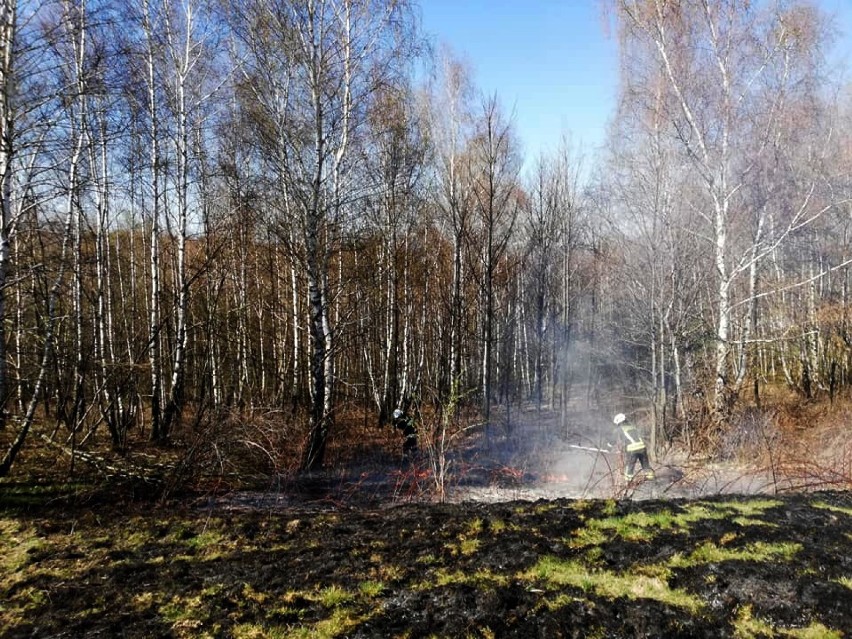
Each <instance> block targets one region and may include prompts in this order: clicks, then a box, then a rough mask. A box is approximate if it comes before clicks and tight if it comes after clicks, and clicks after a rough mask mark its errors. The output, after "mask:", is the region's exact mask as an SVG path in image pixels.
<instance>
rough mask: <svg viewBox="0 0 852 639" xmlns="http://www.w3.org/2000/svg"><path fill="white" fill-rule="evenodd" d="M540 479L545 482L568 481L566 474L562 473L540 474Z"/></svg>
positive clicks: (559, 482) (558, 482)
mask: <svg viewBox="0 0 852 639" xmlns="http://www.w3.org/2000/svg"><path fill="white" fill-rule="evenodd" d="M540 479H541V481H542V482H544V483H547V484H562V483H565V482H567V481H568V475H566V474H565V473H562V474H561V475H553V474H547V475H542V476H541V478H540Z"/></svg>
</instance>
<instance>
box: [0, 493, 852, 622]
mask: <svg viewBox="0 0 852 639" xmlns="http://www.w3.org/2000/svg"><path fill="white" fill-rule="evenodd" d="M28 490H29V489H28ZM24 492H27V491H24ZM25 497H26V498H25ZM30 497H32V496H31V495H29V494H28V493H27V494H24V493H22V492H21V491H17V490H10V489H9V487H8V486H5V487H4V495H3V497H2V502H0V504H2V505H0V557H1V558H2V559H0V561H2V563H0V584H2V586H0V629H2V631H0V635H2V636H3V637H94V636H99V637H383V638H384V637H409V638H415V637H843V636H846V634H845V633H849V632H850V631H852V553H850V552H849V549H850V547H852V496H850V494H849V493H845V492H830V493H829V492H823V493H811V494H794V495H784V496H766V495H761V496H753V497H740V496H730V495H728V496H717V497H709V498H706V499H700V500H691V501H686V500H667V501H653V500H648V501H642V502H636V501H628V500H625V501H616V500H566V499H562V500H553V501H543V500H542V501H536V502H530V501H516V502H506V503H494V504H484V503H457V504H431V505H430V504H405V505H398V506H392V507H384V508H351V507H350V508H346V507H329V506H328V505H310V504H304V505H301V506H295V507H294V506H287V507H284V508H281V507H260V508H246V507H245V505H244V504H243V505H241V507H239V508H236V507H233V506H228V507H226V506H224V505H222V502H216V505H211V502H209V501H201V502H196V503H194V504H193V505H191V506H188V505H187V504H186V503H185V502H184V503H183V505H175V504H172V505H169V506H163V505H160V506H156V507H154V506H150V505H144V504H139V503H131V504H129V505H114V506H112V507H106V506H105V505H104V504H103V503H98V504H97V505H95V504H93V503H85V502H84V503H80V502H79V500H76V501H74V502H70V501H67V500H62V499H61V500H54V499H52V498H46V499H41V500H40V502H41V505H39V506H33V505H32V504H33V500H32V499H30Z"/></svg>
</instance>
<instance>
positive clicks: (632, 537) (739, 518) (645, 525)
mask: <svg viewBox="0 0 852 639" xmlns="http://www.w3.org/2000/svg"><path fill="white" fill-rule="evenodd" d="M780 503H781V502H779V501H775V500H768V499H755V500H752V501H747V502H722V503H713V502H697V503H695V504H690V505H688V506H686V507H685V508H684V509H683V510H682V511H680V512H677V511H671V510H669V509H662V510H660V511H657V512H644V511H640V512H635V513H628V514H626V515H623V516H620V517H618V516H609V517H605V518H601V519H590V520H588V521H587V522H586V525H585V526H584V527H583V528H579V529H577V530H575V531H574V534H573V535H574V536H573V538H572V539H571V541H570V542H569V544H568V545H569V546H571V547H572V548H586V547H589V546H599V545H601V544H603V543H606V542H607V541H609V540H611V539H612V538H613V537H618V538H619V539H623V540H625V541H636V542H646V541H652V540H653V539H654V538H655V537H656V536H657V535H658V534H659V533H660V532H661V531H671V532H677V533H685V532H688V531H689V530H690V529H691V528H692V526H693V524H695V523H697V522H699V521H703V520H708V519H709V520H720V519H732V520H733V521H735V522H736V523H737V524H739V525H741V526H771V525H773V524H770V523H768V522H766V521H763V520H762V519H758V518H757V515H760V514H763V513H764V512H765V511H766V510H768V509H769V508H773V507H775V506H778V505H780ZM607 510H610V509H609V508H607V507H605V508H604V511H607Z"/></svg>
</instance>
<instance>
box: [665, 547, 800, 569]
mask: <svg viewBox="0 0 852 639" xmlns="http://www.w3.org/2000/svg"><path fill="white" fill-rule="evenodd" d="M801 549H802V546H801V544H794V543H777V544H769V543H765V542H762V541H758V542H756V543H753V544H748V545H746V546H744V547H742V548H725V547H722V546H718V545H716V544H714V543H713V542H710V541H708V542H705V543H703V544H701V545H700V546H698V548H696V549H695V550H693V551H692V553H690V554H689V556H687V557H684V556H683V555H680V554H677V555H674V556H673V557H672V558H671V559H670V560H669V561H668V563H667V565H668V566H669V567H670V568H689V567H691V566H698V565H701V564H710V563H719V562H723V561H756V562H766V561H779V560H780V561H791V560H792V559H793V557H794V556H795V555H796V553H798V552H799V551H800V550H801Z"/></svg>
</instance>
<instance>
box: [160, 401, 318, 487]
mask: <svg viewBox="0 0 852 639" xmlns="http://www.w3.org/2000/svg"><path fill="white" fill-rule="evenodd" d="M300 432H304V429H303V428H300V427H299V423H298V419H297V418H293V417H292V416H291V415H290V414H289V413H286V412H282V411H275V410H267V411H255V412H252V413H246V412H243V411H220V412H219V413H217V414H216V415H211V416H210V418H209V419H207V420H205V421H204V422H203V423H200V424H197V425H196V427H195V428H194V429H193V430H192V431H191V432H187V433H184V434H183V437H184V439H185V441H186V445H185V448H184V451H183V455H182V456H181V458H180V460H179V462H178V464H177V465H176V467H175V470H174V471H173V473H172V474H171V476H170V477H169V478H168V481H167V487H166V490H165V491H164V496H167V495H169V494H172V493H175V492H180V491H181V490H184V489H191V490H204V491H208V492H222V491H228V490H235V489H238V488H244V487H245V486H247V485H251V486H257V485H268V483H269V482H270V480H272V481H277V479H278V478H281V477H285V476H288V475H290V474H292V473H293V472H294V470H295V468H297V467H298V463H299V460H300V459H301V444H302V442H301V439H302V438H300V437H299V433H300Z"/></svg>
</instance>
